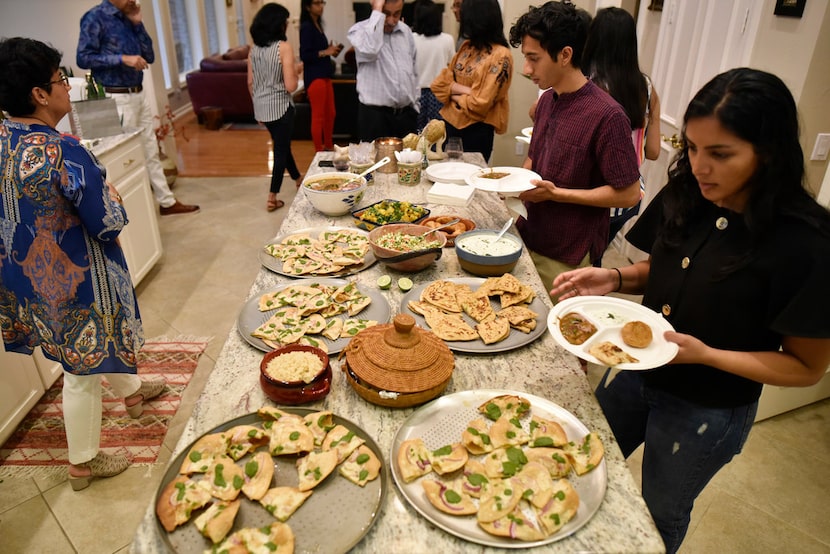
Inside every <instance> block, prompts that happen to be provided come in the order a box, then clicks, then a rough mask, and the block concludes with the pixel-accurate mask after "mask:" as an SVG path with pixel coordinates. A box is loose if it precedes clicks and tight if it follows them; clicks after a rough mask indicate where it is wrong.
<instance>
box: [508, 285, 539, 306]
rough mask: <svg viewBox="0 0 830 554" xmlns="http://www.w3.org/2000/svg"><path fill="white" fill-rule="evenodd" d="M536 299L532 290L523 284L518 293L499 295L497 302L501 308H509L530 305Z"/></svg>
mask: <svg viewBox="0 0 830 554" xmlns="http://www.w3.org/2000/svg"><path fill="white" fill-rule="evenodd" d="M534 298H536V293H535V292H534V291H533V289H532V288H531V287H529V286H527V285H525V284H522V285H521V287H520V289H519V292H509V291H505V292H503V293H501V294H500V295H499V302H500V303H501V307H502V308H509V307H510V306H515V305H521V304H530V303H531V302H533V299H534Z"/></svg>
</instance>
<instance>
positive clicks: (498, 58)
mask: <svg viewBox="0 0 830 554" xmlns="http://www.w3.org/2000/svg"><path fill="white" fill-rule="evenodd" d="M461 34H462V35H463V36H464V37H466V39H467V40H465V41H464V43H463V44H462V45H461V48H460V49H459V50H458V52H457V53H456V54H455V56H454V57H453V59H452V60H451V61H450V64H449V66H447V67H445V68H444V69H443V70H442V71H441V73H439V74H438V76H437V77H436V78H435V80H434V81H432V86H431V88H432V92H433V93H434V94H435V97H436V98H438V100H439V101H440V102H442V103H443V104H444V107H443V108H441V112H440V113H441V117H442V118H443V119H444V121H446V123H447V136H448V137H461V140H462V142H463V144H464V151H465V152H480V153H481V154H482V155H483V156H484V159H485V160H488V161H489V159H490V154H491V153H492V152H493V137H494V133H499V134H502V133H504V132H505V131H507V118H508V116H509V114H510V106H509V103H508V98H507V93H508V91H509V89H510V82H511V80H512V77H513V55H512V53H511V52H510V48H509V47H508V45H507V39H506V38H505V36H504V23H503V22H502V17H501V7H500V6H499V3H498V1H497V0H464V2H463V3H462V4H461Z"/></svg>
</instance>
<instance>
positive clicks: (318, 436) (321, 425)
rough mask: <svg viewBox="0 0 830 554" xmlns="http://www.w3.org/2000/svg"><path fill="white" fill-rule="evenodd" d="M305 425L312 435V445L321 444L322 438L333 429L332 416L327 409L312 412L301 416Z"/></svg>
mask: <svg viewBox="0 0 830 554" xmlns="http://www.w3.org/2000/svg"><path fill="white" fill-rule="evenodd" d="M303 422H304V423H305V426H306V427H308V430H309V431H311V434H312V435H314V446H322V444H323V439H325V438H326V435H327V434H328V432H329V431H331V430H332V429H334V427H335V425H334V417H333V414H332V413H331V412H329V411H323V412H314V413H311V414H308V415H307V416H305V417H304V418H303Z"/></svg>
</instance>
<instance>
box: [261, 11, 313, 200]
mask: <svg viewBox="0 0 830 554" xmlns="http://www.w3.org/2000/svg"><path fill="white" fill-rule="evenodd" d="M287 27H288V10H287V9H285V7H283V6H281V5H280V4H265V5H264V6H263V7H262V9H261V10H259V12H257V14H256V16H255V17H254V21H253V23H251V37H252V38H253V40H254V46H253V47H252V48H251V51H250V53H249V54H248V90H249V91H250V92H251V98H252V99H253V102H254V117H255V118H256V120H257V121H259V122H261V123H262V124H264V125H265V127H266V128H267V129H268V132H269V133H270V134H271V142H272V144H273V145H274V146H273V147H274V169H273V171H272V173H271V188H270V190H269V192H268V203H267V205H266V206H267V209H268V211H269V212H272V211H274V210H276V209H277V208H281V207H283V206H284V205H285V203H284V202H283V201H282V200H278V199H277V194H278V193H279V191H280V188H281V187H282V176H283V173H284V172H285V170H286V169H287V170H288V173H289V175H291V178H292V179H294V180H295V181H296V182H297V186H298V187H299V186H300V183H301V182H302V175H301V174H300V171H299V170H298V169H297V164H296V163H295V162H294V155H293V154H292V153H291V134H292V133H293V131H294V102H293V101H292V99H291V93H293V92H294V91H295V90H297V84H298V82H299V73H300V71H302V64H301V63H295V62H294V49H293V48H292V47H291V44H289V43H288V42H287V41H286V38H285V30H286V29H287Z"/></svg>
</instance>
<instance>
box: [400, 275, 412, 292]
mask: <svg viewBox="0 0 830 554" xmlns="http://www.w3.org/2000/svg"><path fill="white" fill-rule="evenodd" d="M398 288H399V289H401V290H402V291H404V292H406V291H408V290H412V279H409V278H407V277H401V278H400V279H398Z"/></svg>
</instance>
